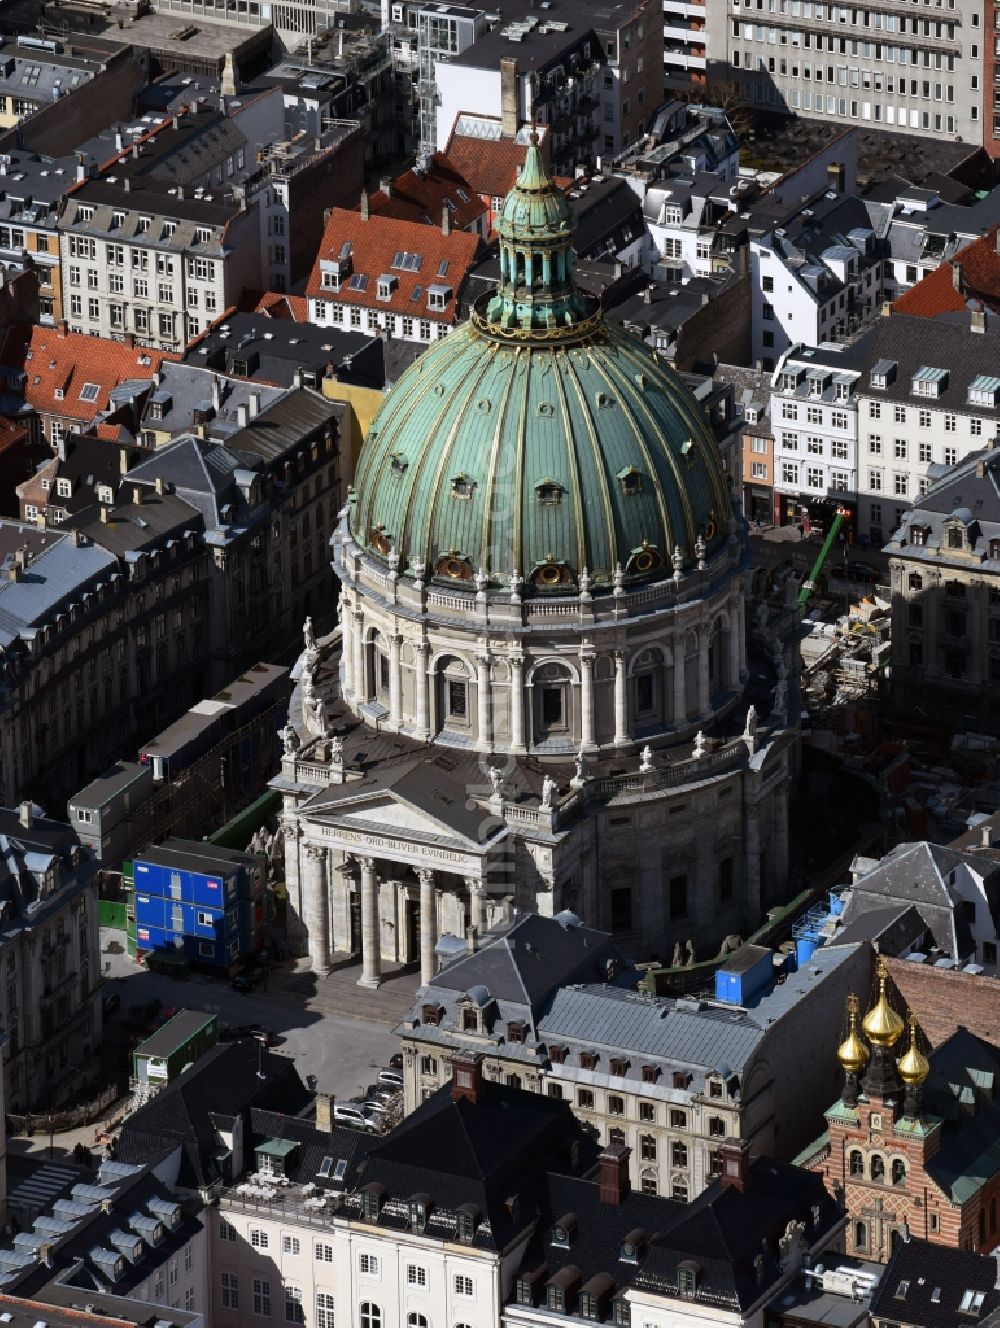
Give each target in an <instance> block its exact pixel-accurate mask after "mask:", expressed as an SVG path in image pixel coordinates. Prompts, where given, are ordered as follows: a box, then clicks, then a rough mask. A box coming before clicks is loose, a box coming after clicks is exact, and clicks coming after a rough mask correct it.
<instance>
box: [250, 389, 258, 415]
mask: <svg viewBox="0 0 1000 1328" xmlns="http://www.w3.org/2000/svg"><path fill="white" fill-rule="evenodd" d="M259 414H260V393H259V392H251V393H250V418H251V419H252V420H253V419H256V418H257V416H258V415H259Z"/></svg>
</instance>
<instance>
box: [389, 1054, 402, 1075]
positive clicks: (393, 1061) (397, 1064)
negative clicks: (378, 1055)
mask: <svg viewBox="0 0 1000 1328" xmlns="http://www.w3.org/2000/svg"><path fill="white" fill-rule="evenodd" d="M389 1069H390V1070H398V1071H399V1073H400V1074H402V1073H403V1053H402V1052H401V1051H397V1052H396V1054H395V1056H390V1057H389Z"/></svg>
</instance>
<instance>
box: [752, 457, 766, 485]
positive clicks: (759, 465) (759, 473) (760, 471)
mask: <svg viewBox="0 0 1000 1328" xmlns="http://www.w3.org/2000/svg"><path fill="white" fill-rule="evenodd" d="M750 478H751V479H755V480H766V479H767V463H766V462H765V461H751V462H750Z"/></svg>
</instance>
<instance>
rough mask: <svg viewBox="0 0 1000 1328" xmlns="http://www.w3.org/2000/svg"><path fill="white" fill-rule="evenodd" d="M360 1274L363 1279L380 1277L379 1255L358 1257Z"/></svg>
mask: <svg viewBox="0 0 1000 1328" xmlns="http://www.w3.org/2000/svg"><path fill="white" fill-rule="evenodd" d="M358 1272H360V1273H361V1275H362V1277H378V1273H379V1266H378V1255H377V1254H361V1255H359V1256H358Z"/></svg>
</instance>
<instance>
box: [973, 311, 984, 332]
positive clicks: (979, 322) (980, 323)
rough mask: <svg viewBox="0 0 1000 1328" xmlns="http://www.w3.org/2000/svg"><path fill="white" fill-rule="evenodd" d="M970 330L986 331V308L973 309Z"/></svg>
mask: <svg viewBox="0 0 1000 1328" xmlns="http://www.w3.org/2000/svg"><path fill="white" fill-rule="evenodd" d="M969 330H970V331H972V332H980V333H982V332H985V331H986V310H985V309H973V310H972V313H971V317H970V319H969Z"/></svg>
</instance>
